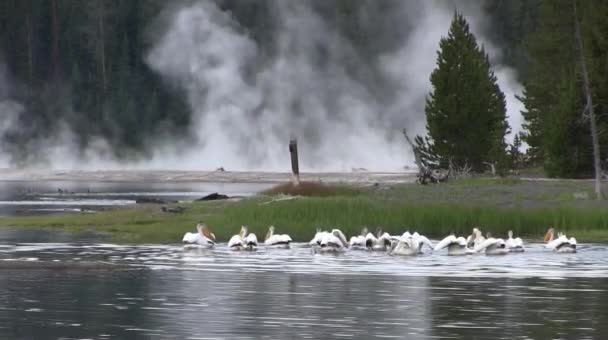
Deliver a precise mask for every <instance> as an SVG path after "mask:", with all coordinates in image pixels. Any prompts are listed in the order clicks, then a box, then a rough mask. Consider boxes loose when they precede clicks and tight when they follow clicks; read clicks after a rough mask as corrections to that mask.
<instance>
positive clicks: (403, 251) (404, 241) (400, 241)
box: [389, 236, 418, 256]
mask: <svg viewBox="0 0 608 340" xmlns="http://www.w3.org/2000/svg"><path fill="white" fill-rule="evenodd" d="M389 254H391V255H402V256H412V255H417V254H418V245H417V244H415V242H414V239H413V238H412V237H411V236H410V237H406V238H393V241H392V244H391V249H390V250H389Z"/></svg>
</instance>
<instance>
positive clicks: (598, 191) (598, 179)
mask: <svg viewBox="0 0 608 340" xmlns="http://www.w3.org/2000/svg"><path fill="white" fill-rule="evenodd" d="M572 6H573V9H574V33H575V35H576V40H577V43H578V50H579V56H580V62H581V68H582V72H583V86H584V90H585V98H586V100H587V103H586V109H585V112H586V113H587V114H588V115H589V125H590V128H591V141H592V144H593V166H594V169H595V195H596V198H597V199H598V200H600V199H602V165H601V163H600V162H601V159H600V142H599V137H598V133H597V124H596V121H595V112H594V107H593V98H592V96H591V85H590V84H589V74H588V73H587V64H586V63H585V53H584V49H583V39H582V37H581V28H580V24H579V22H578V14H577V10H576V0H572Z"/></svg>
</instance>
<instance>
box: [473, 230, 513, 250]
mask: <svg viewBox="0 0 608 340" xmlns="http://www.w3.org/2000/svg"><path fill="white" fill-rule="evenodd" d="M473 250H474V251H475V252H476V253H480V252H482V251H484V252H485V253H486V255H505V254H507V253H509V249H507V244H506V243H505V240H503V239H501V238H494V237H491V235H490V233H488V234H487V238H486V239H485V241H483V242H482V243H481V244H478V245H476V246H475V248H474V249H473Z"/></svg>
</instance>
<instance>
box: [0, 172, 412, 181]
mask: <svg viewBox="0 0 608 340" xmlns="http://www.w3.org/2000/svg"><path fill="white" fill-rule="evenodd" d="M290 179H291V174H290V173H278V172H233V171H177V170H99V171H83V170H66V171H60V170H55V171H48V170H46V171H45V170H15V169H0V181H115V182H215V183H282V182H286V181H289V180H290ZM415 179H416V172H415V171H410V172H402V173H394V172H393V173H390V172H366V171H360V172H347V173H330V172H326V173H303V174H301V175H300V180H302V181H315V182H318V181H321V182H326V183H361V184H372V183H380V184H382V183H408V182H413V181H415Z"/></svg>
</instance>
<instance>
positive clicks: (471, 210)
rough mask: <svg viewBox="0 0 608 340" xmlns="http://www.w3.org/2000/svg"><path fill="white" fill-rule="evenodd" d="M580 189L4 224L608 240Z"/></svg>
mask: <svg viewBox="0 0 608 340" xmlns="http://www.w3.org/2000/svg"><path fill="white" fill-rule="evenodd" d="M344 190H346V189H344ZM355 192H357V193H356V194H354V193H355ZM579 192H582V193H587V194H588V195H589V196H591V193H592V185H591V183H589V182H573V181H552V182H545V181H540V182H527V181H523V180H519V179H514V178H499V179H494V178H484V177H482V178H469V179H463V180H458V181H454V182H451V183H447V184H445V185H439V186H420V185H416V184H404V185H398V186H395V187H392V188H391V189H355V188H350V192H344V191H343V190H342V189H341V190H338V191H337V192H336V196H332V195H330V196H323V197H319V196H315V197H299V198H295V199H290V200H280V199H279V198H280V197H278V196H275V197H269V196H265V195H264V196H256V197H253V198H249V199H245V200H242V201H239V202H228V201H224V202H220V201H215V202H194V203H180V206H184V207H185V208H186V210H185V211H184V212H183V213H181V214H171V213H164V212H162V211H161V209H160V208H159V207H158V206H155V205H152V206H147V205H143V206H136V207H129V208H119V209H113V210H109V211H104V212H99V213H95V214H73V215H53V216H32V217H3V218H0V227H3V228H37V229H38V228H46V229H60V230H70V231H96V232H100V233H107V234H108V235H109V236H110V237H111V239H112V241H114V242H122V243H133V242H159V243H173V244H177V243H179V242H180V240H181V238H182V236H183V234H184V233H185V232H186V231H194V226H195V225H196V223H197V222H198V221H205V222H206V223H207V224H208V225H209V226H210V227H211V229H212V230H213V232H214V233H215V235H216V236H217V238H218V240H219V241H220V242H226V241H227V240H228V239H229V238H230V237H231V236H232V235H234V234H235V233H237V232H238V229H239V226H240V225H243V224H246V225H248V226H249V227H250V230H251V231H252V232H254V233H256V234H257V235H258V236H261V235H264V234H265V233H266V230H267V228H268V226H269V225H274V226H276V228H277V231H278V232H281V233H287V234H290V235H291V236H292V238H294V240H296V241H298V242H306V241H309V240H310V239H311V238H312V236H313V234H314V232H315V229H316V228H317V227H322V228H327V229H329V228H333V227H339V228H341V229H342V230H343V231H344V232H345V233H346V234H347V235H348V236H350V235H355V234H359V232H360V230H361V228H362V227H364V226H367V227H368V228H376V227H381V228H383V229H384V230H386V231H387V232H389V233H391V234H401V233H403V232H404V231H405V230H410V232H413V231H419V232H421V233H424V234H426V235H428V236H429V237H434V238H440V237H444V236H446V235H447V234H448V233H450V232H456V233H458V234H467V233H469V232H470V230H471V228H472V227H474V226H480V227H481V228H482V229H484V230H485V231H491V232H492V233H494V234H496V235H505V234H506V232H507V230H508V229H513V230H514V231H515V232H516V234H518V235H524V236H526V237H538V238H539V239H540V237H541V236H542V234H543V232H544V231H545V230H546V229H547V227H548V226H554V227H556V228H558V229H560V230H568V231H570V232H574V233H575V234H576V236H577V238H578V239H579V240H584V239H585V238H584V235H586V234H585V232H586V233H588V235H593V236H594V237H598V236H599V238H601V239H608V209H607V208H608V206H607V203H606V202H605V201H604V202H596V201H593V202H589V201H578V200H576V199H575V198H574V196H573V193H579ZM580 203H583V204H580ZM597 239H598V238H596V239H595V240H597Z"/></svg>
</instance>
